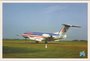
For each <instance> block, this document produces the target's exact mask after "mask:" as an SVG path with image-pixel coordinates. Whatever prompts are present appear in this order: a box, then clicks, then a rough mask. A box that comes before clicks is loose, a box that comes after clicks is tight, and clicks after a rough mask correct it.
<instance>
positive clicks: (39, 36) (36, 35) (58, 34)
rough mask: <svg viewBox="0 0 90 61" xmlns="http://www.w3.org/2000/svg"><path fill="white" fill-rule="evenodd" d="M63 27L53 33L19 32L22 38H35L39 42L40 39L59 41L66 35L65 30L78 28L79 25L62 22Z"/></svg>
mask: <svg viewBox="0 0 90 61" xmlns="http://www.w3.org/2000/svg"><path fill="white" fill-rule="evenodd" d="M62 25H63V27H62V28H61V30H60V31H59V32H55V33H43V32H26V33H24V34H21V36H23V37H24V38H29V39H31V40H35V41H36V42H41V41H42V40H46V39H47V40H48V41H59V40H60V39H65V38H66V37H67V35H66V32H67V31H68V29H69V28H70V27H76V28H80V26H74V25H70V24H62Z"/></svg>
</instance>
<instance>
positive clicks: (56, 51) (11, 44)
mask: <svg viewBox="0 0 90 61" xmlns="http://www.w3.org/2000/svg"><path fill="white" fill-rule="evenodd" d="M44 45H45V44H44V43H40V44H36V43H35V42H34V41H25V40H3V58H87V54H88V53H87V41H64V42H51V43H48V48H44ZM81 51H85V53H86V56H85V57H80V56H79V53H80V52H81Z"/></svg>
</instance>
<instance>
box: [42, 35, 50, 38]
mask: <svg viewBox="0 0 90 61" xmlns="http://www.w3.org/2000/svg"><path fill="white" fill-rule="evenodd" d="M42 36H44V37H50V35H49V34H43V35H42Z"/></svg>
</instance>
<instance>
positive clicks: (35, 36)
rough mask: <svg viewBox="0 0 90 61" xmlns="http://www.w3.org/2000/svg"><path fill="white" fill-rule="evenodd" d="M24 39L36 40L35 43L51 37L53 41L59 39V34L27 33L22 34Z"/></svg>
mask: <svg viewBox="0 0 90 61" xmlns="http://www.w3.org/2000/svg"><path fill="white" fill-rule="evenodd" d="M22 36H23V37H24V38H29V39H31V40H36V41H42V40H44V39H45V38H47V37H52V38H53V39H58V38H60V35H59V34H55V33H43V32H27V33H24V34H22Z"/></svg>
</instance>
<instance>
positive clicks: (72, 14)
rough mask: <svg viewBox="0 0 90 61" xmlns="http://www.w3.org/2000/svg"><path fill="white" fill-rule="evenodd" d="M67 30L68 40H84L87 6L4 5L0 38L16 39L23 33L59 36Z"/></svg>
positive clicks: (62, 4)
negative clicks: (47, 33)
mask: <svg viewBox="0 0 90 61" xmlns="http://www.w3.org/2000/svg"><path fill="white" fill-rule="evenodd" d="M62 24H71V25H79V26H81V28H70V29H69V30H68V32H67V38H66V39H69V40H80V39H82V40H87V3H3V38H8V39H17V38H22V37H21V36H18V35H20V34H23V33H25V32H49V33H52V32H58V31H59V30H60V29H61V27H62Z"/></svg>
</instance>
